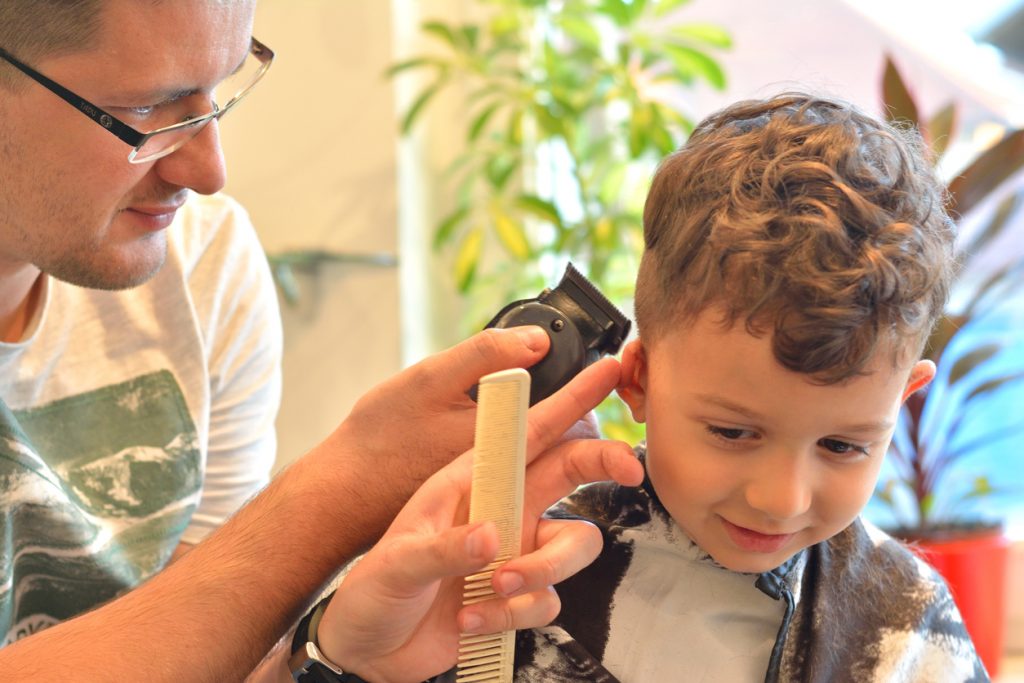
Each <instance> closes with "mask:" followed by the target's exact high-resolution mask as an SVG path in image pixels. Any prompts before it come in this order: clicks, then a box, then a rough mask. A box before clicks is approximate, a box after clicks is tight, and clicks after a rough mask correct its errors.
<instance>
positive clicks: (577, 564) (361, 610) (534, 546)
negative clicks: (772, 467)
mask: <svg viewBox="0 0 1024 683" xmlns="http://www.w3.org/2000/svg"><path fill="white" fill-rule="evenodd" d="M618 379H619V365H618V363H617V362H616V361H614V360H610V359H606V360H604V361H601V362H599V363H597V364H595V365H593V366H591V367H590V368H588V369H587V370H585V371H584V372H583V373H581V374H580V375H579V376H578V377H577V378H576V379H575V380H573V382H571V383H570V384H569V385H568V386H566V387H565V388H564V389H563V390H561V391H560V392H558V393H557V394H555V395H554V396H552V397H551V398H549V399H547V400H546V401H544V402H542V403H540V404H538V405H537V406H535V407H534V408H533V409H531V411H530V417H529V420H530V422H529V427H528V440H527V443H528V446H527V459H528V461H529V463H530V464H529V465H528V468H527V474H526V494H525V505H524V519H523V543H522V552H523V555H522V556H521V557H519V558H518V559H515V560H511V561H510V562H508V563H506V564H505V565H504V566H502V567H501V568H500V569H499V570H498V571H497V572H495V575H494V578H493V580H492V585H493V587H494V589H495V591H496V592H497V593H498V594H499V595H501V596H504V597H502V598H499V599H495V600H491V601H488V602H485V603H478V604H475V605H472V606H469V607H466V608H462V605H461V602H462V578H461V577H462V576H464V575H466V574H470V573H473V572H475V571H478V570H480V569H481V568H483V567H484V566H486V565H487V563H488V562H490V561H491V560H492V559H493V558H494V556H495V555H496V553H497V547H498V538H497V532H496V530H495V529H494V527H493V525H490V524H476V525H472V526H470V525H466V524H465V522H466V520H467V518H468V510H469V495H470V482H471V476H472V453H471V452H470V453H466V454H464V455H463V456H462V457H460V458H459V459H458V460H456V461H455V462H453V463H451V464H450V465H449V466H448V467H445V468H444V469H442V470H441V471H440V472H438V473H437V474H436V475H434V476H433V477H431V478H430V479H429V480H428V481H427V482H426V484H424V485H423V487H422V488H421V489H420V490H419V491H418V492H417V493H416V495H414V496H413V498H412V499H411V500H410V501H409V503H408V505H406V507H405V508H404V509H403V510H402V512H401V513H400V514H399V515H398V517H397V518H396V519H395V521H394V523H393V524H392V525H391V527H390V528H389V529H388V531H387V533H386V534H385V535H384V537H383V538H382V539H381V541H380V543H378V544H377V546H376V547H375V548H374V549H373V550H371V551H370V552H369V553H368V554H367V555H366V556H365V557H364V558H363V559H362V560H361V561H360V562H359V563H358V564H357V565H356V566H355V567H354V568H353V569H352V571H351V572H350V573H349V575H348V576H347V577H346V579H345V581H344V582H343V583H342V585H341V587H340V588H339V589H338V592H337V593H336V594H335V596H334V598H333V599H332V601H331V603H330V605H329V607H328V609H327V611H326V613H325V615H324V617H323V620H322V621H321V623H320V627H319V629H318V638H319V642H320V645H321V648H322V649H323V651H324V653H325V654H326V655H327V656H328V657H329V658H331V659H333V660H335V661H337V662H338V663H339V664H341V665H342V666H344V667H345V668H346V670H349V669H351V670H352V671H353V672H355V673H357V674H359V675H361V676H363V677H364V678H366V679H367V680H371V681H375V682H378V681H380V682H383V681H422V680H424V679H425V678H428V677H430V676H433V675H436V674H439V673H441V672H443V671H446V670H448V669H449V668H451V667H452V666H453V665H454V663H455V656H456V652H457V649H458V638H459V632H460V631H465V632H471V633H488V632H495V631H500V630H505V629H511V628H530V627H533V626H540V625H543V624H546V623H548V622H549V621H550V620H551V619H553V618H554V617H555V615H557V613H558V609H559V601H558V596H557V595H556V594H555V592H554V590H553V589H552V588H551V586H552V584H554V583H557V582H559V581H561V580H563V579H565V578H567V577H568V576H571V575H572V574H574V573H576V572H577V571H579V570H580V569H582V568H583V567H585V566H586V565H588V564H589V563H590V562H592V561H593V560H594V558H595V557H596V556H597V554H598V553H599V552H600V548H601V537H600V533H599V532H598V531H597V529H596V528H594V527H593V526H592V525H590V524H587V523H585V522H579V521H560V520H547V519H542V518H541V515H542V514H543V513H544V511H545V510H546V509H547V508H548V507H550V505H552V504H553V503H555V502H556V501H557V500H559V499H560V498H562V497H563V496H565V495H567V494H569V493H571V492H572V491H573V490H575V489H576V487H577V486H579V485H581V484H584V483H587V482H591V481H599V480H605V479H614V480H616V481H619V482H621V483H623V484H627V485H635V484H639V483H640V481H641V480H642V478H643V471H642V468H641V466H640V464H639V463H638V462H637V460H636V459H635V458H634V456H633V452H632V450H631V449H630V448H629V446H627V445H626V444H624V443H621V442H612V441H597V440H576V441H567V442H562V441H560V439H561V437H562V435H563V433H564V432H565V431H566V430H567V429H569V428H570V427H572V426H573V424H574V423H576V422H577V420H579V419H580V418H582V417H583V416H584V415H585V414H586V413H587V412H588V411H589V410H591V409H592V408H593V407H594V406H595V405H597V403H598V402H599V401H600V400H601V399H602V398H604V396H606V395H607V394H608V392H609V391H611V389H612V388H613V387H614V386H615V384H616V383H617V382H618ZM460 525H462V526H460Z"/></svg>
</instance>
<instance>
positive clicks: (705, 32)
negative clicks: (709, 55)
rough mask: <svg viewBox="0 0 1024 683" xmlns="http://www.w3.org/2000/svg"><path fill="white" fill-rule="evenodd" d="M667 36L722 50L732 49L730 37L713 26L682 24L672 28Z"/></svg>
mask: <svg viewBox="0 0 1024 683" xmlns="http://www.w3.org/2000/svg"><path fill="white" fill-rule="evenodd" d="M669 35H672V36H675V37H677V38H682V39H683V40H689V41H693V42H697V43H703V44H704V45H710V46H711V47H718V48H723V49H728V48H731V47H732V36H731V35H729V32H728V31H726V30H725V29H724V28H722V27H721V26H716V25H715V24H683V25H682V26H675V27H673V28H672V30H671V31H670V32H669Z"/></svg>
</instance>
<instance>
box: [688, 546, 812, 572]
mask: <svg viewBox="0 0 1024 683" xmlns="http://www.w3.org/2000/svg"><path fill="white" fill-rule="evenodd" d="M803 549H804V546H798V547H795V548H785V549H782V550H779V551H778V552H774V553H752V552H746V551H743V550H738V549H731V550H727V551H722V552H716V553H708V554H709V555H711V559H713V560H714V561H715V562H716V563H717V564H719V565H721V566H722V567H725V568H726V569H728V570H729V571H733V572H737V573H740V574H763V573H765V572H770V571H772V570H773V569H776V568H777V567H779V566H780V565H783V564H785V563H786V562H787V561H789V560H790V559H792V558H793V557H794V556H795V555H797V554H799V553H800V551H802V550H803Z"/></svg>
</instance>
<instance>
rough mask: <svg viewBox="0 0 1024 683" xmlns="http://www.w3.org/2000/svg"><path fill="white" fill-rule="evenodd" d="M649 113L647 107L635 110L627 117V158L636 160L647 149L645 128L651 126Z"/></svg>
mask: <svg viewBox="0 0 1024 683" xmlns="http://www.w3.org/2000/svg"><path fill="white" fill-rule="evenodd" d="M650 114H651V112H650V110H648V109H647V107H644V106H639V107H637V108H635V109H634V110H633V112H632V115H631V116H630V117H629V156H630V158H632V159H636V158H638V157H639V156H640V155H641V154H643V153H644V150H645V149H646V148H647V143H648V140H649V138H648V136H647V128H648V126H650V124H651V116H650Z"/></svg>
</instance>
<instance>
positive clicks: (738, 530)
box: [721, 517, 795, 553]
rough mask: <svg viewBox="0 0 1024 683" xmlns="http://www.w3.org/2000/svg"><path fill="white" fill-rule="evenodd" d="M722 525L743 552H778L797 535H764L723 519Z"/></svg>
mask: <svg viewBox="0 0 1024 683" xmlns="http://www.w3.org/2000/svg"><path fill="white" fill-rule="evenodd" d="M721 519H722V525H723V526H724V527H725V530H726V532H727V533H728V534H729V538H730V539H731V540H732V542H733V543H734V544H735V545H736V546H737V547H739V548H740V549H741V550H745V551H747V552H751V553H774V552H778V551H779V550H781V549H782V547H783V546H785V545H786V544H787V543H789V541H790V539H792V538H793V536H794V535H795V534H764V533H761V532H760V531H755V530H754V529H748V528H746V527H742V526H739V525H737V524H733V523H732V522H730V521H729V520H727V519H726V518H724V517H722V518H721Z"/></svg>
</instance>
